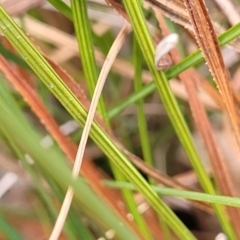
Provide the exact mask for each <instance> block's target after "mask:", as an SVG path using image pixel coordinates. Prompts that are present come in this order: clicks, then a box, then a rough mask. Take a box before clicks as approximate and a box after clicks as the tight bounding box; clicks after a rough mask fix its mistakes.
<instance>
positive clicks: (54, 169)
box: [0, 96, 137, 239]
mask: <svg viewBox="0 0 240 240" xmlns="http://www.w3.org/2000/svg"><path fill="white" fill-rule="evenodd" d="M0 111H1V114H0V122H1V124H0V129H1V130H2V129H4V132H5V133H6V134H8V135H9V136H11V138H12V139H13V140H14V141H15V144H16V145H17V146H18V147H19V148H20V149H21V150H22V151H23V152H24V153H26V152H27V153H28V154H29V155H30V156H31V157H32V158H33V159H34V161H35V164H36V165H37V167H39V169H40V170H41V171H43V172H44V173H45V174H46V175H47V176H49V177H51V178H52V179H53V180H54V181H55V182H56V184H58V185H59V186H60V187H61V189H62V191H66V190H67V188H68V186H69V185H72V186H73V188H74V191H75V199H74V200H75V202H77V203H78V205H79V206H80V207H81V208H83V209H84V210H85V211H88V212H89V213H91V215H92V216H93V219H94V220H95V221H96V223H98V224H99V225H100V226H103V227H104V229H105V230H106V229H109V228H111V229H114V230H115V231H116V236H117V237H118V238H120V239H137V237H136V235H135V234H134V233H133V232H131V230H130V229H128V227H127V226H126V225H123V224H119V219H118V218H117V217H116V215H115V213H113V212H112V211H111V209H109V208H108V206H106V205H105V204H103V202H102V201H101V200H100V199H99V197H98V196H96V195H95V194H94V193H93V191H92V189H91V188H90V187H89V186H88V185H87V184H86V182H85V181H83V179H81V178H79V179H77V180H75V181H74V180H73V179H72V176H71V171H70V169H69V167H68V165H67V164H66V163H65V162H64V158H63V156H62V155H60V154H59V153H58V152H56V151H53V149H43V148H42V147H41V146H40V144H39V142H40V137H39V135H38V134H36V133H35V132H33V131H31V130H29V131H27V132H26V129H25V128H24V125H21V124H20V123H19V122H18V120H17V118H16V117H15V114H14V113H13V112H12V110H11V109H10V108H9V106H8V105H7V103H6V102H5V101H4V100H3V99H2V98H1V96H0ZM16 136H18V138H16ZM83 192H84V194H83Z"/></svg>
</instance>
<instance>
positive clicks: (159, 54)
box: [154, 33, 178, 69]
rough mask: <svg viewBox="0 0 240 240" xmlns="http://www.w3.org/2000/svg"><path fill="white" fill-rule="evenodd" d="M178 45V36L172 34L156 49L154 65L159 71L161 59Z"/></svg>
mask: <svg viewBox="0 0 240 240" xmlns="http://www.w3.org/2000/svg"><path fill="white" fill-rule="evenodd" d="M177 43H178V34H176V33H171V34H169V35H168V36H166V37H164V38H163V39H162V40H161V41H160V42H159V44H158V45H157V47H156V51H155V56H154V63H155V67H156V68H157V69H159V62H160V61H161V59H162V58H163V57H164V56H165V55H166V54H167V53H168V52H169V51H170V50H171V49H172V48H174V47H175V46H176V44H177Z"/></svg>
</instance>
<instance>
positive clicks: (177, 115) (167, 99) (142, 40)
mask: <svg viewBox="0 0 240 240" xmlns="http://www.w3.org/2000/svg"><path fill="white" fill-rule="evenodd" d="M123 2H124V5H125V8H126V11H127V12H128V16H129V18H130V21H131V23H132V26H133V30H134V32H135V34H136V36H137V37H138V42H139V45H140V46H141V49H142V52H143V55H144V56H145V59H146V62H147V64H148V67H149V69H150V72H151V73H152V76H153V78H154V80H155V83H156V85H157V88H158V91H159V94H160V97H161V99H162V101H163V103H164V105H165V107H166V110H167V112H168V115H169V117H170V120H171V122H172V124H173V126H174V128H175V131H176V133H177V135H178V137H179V139H180V141H181V143H182V145H183V147H184V149H185V152H186V154H187V156H188V157H189V160H190V162H191V164H192V166H193V168H194V170H195V172H196V174H197V176H198V179H199V182H200V184H201V186H202V187H203V189H204V190H205V192H207V193H210V194H215V190H214V188H213V186H212V183H211V181H210V179H209V178H208V175H207V173H206V171H205V169H204V166H203V164H202V162H201V159H200V157H199V155H198V153H197V151H196V148H195V146H194V143H193V140H192V137H191V133H190V131H189V129H188V127H187V125H186V123H185V120H184V118H183V116H182V114H181V112H180V109H179V107H178V105H177V102H176V100H175V97H174V95H173V94H172V92H171V90H170V88H169V85H168V83H167V80H166V77H165V75H164V74H163V72H157V71H156V69H155V68H154V65H153V60H152V57H153V55H154V50H153V49H154V47H153V43H152V41H151V38H150V34H149V32H148V30H147V27H146V23H145V21H144V16H143V13H142V11H141V6H140V4H138V3H137V2H134V1H127V0H124V1H123ZM215 209H216V210H217V211H216V214H217V216H218V218H219V220H220V223H221V224H222V227H223V228H224V229H225V231H226V233H227V234H228V236H230V237H231V239H234V232H233V231H232V228H231V225H230V224H229V222H228V221H227V219H226V216H225V213H224V211H223V209H222V208H220V207H219V206H217V205H216V206H215Z"/></svg>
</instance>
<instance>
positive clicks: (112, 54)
mask: <svg viewBox="0 0 240 240" xmlns="http://www.w3.org/2000/svg"><path fill="white" fill-rule="evenodd" d="M130 30H131V27H130V25H129V24H128V23H126V24H125V25H124V26H123V28H122V29H121V31H120V32H119V34H118V36H117V38H116V39H115V41H114V43H113V45H112V47H111V49H110V51H109V53H108V56H107V58H106V60H105V62H104V64H103V67H102V70H101V72H100V75H99V78H98V81H97V85H96V88H95V91H94V95H93V99H92V102H91V105H90V109H89V114H88V116H87V120H86V124H85V126H84V129H83V134H82V137H81V140H80V143H79V147H78V151H77V156H76V159H75V163H74V166H73V171H72V176H73V178H77V176H78V174H79V171H80V168H81V164H82V158H83V154H84V150H85V147H86V144H87V139H88V135H89V132H90V130H91V125H92V122H93V119H94V115H95V112H96V108H97V104H98V100H99V97H100V95H101V92H102V89H103V86H104V83H105V81H106V78H107V75H108V73H109V71H110V69H111V66H112V64H113V62H114V60H115V58H116V56H117V54H118V52H119V50H120V49H121V47H122V45H123V43H124V41H125V38H126V36H127V35H128V34H129V32H130ZM73 194H74V190H73V189H72V187H71V186H70V187H69V188H68V191H67V194H66V196H65V198H64V201H63V205H62V207H61V210H60V213H59V215H58V218H57V221H56V223H55V226H54V229H53V231H52V234H51V236H50V238H49V239H50V240H56V239H58V237H59V235H60V233H61V231H62V228H63V225H64V222H65V220H66V217H67V214H68V211H69V208H70V205H71V202H72V198H73Z"/></svg>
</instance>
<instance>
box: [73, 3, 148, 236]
mask: <svg viewBox="0 0 240 240" xmlns="http://www.w3.org/2000/svg"><path fill="white" fill-rule="evenodd" d="M71 5H72V15H73V22H74V26H75V31H76V35H77V40H78V46H79V51H80V54H81V61H82V64H83V69H84V73H85V76H86V80H87V83H88V89H89V92H90V94H91V95H92V94H93V92H94V89H95V85H96V81H97V75H98V72H97V67H96V62H95V58H94V49H93V42H92V32H91V26H90V22H89V19H88V16H87V5H86V1H78V0H72V1H71ZM99 112H100V114H101V115H102V116H103V119H105V120H107V118H106V114H107V111H106V107H105V104H104V102H103V98H100V100H99ZM106 123H107V125H109V123H108V120H107V121H106ZM111 168H112V170H113V173H114V176H115V177H116V179H117V180H119V181H125V180H126V178H125V177H124V176H123V175H122V174H121V173H120V172H119V171H118V169H117V168H116V167H115V166H114V165H112V164H111ZM122 194H123V197H124V200H125V202H126V205H127V207H128V209H129V210H130V212H131V213H132V214H133V217H134V221H135V222H136V223H137V225H138V226H139V229H140V230H141V231H142V232H143V234H144V236H145V237H146V239H152V238H151V235H150V233H149V231H148V228H147V226H146V224H145V221H144V219H143V217H142V215H141V214H140V213H139V211H138V209H137V206H136V203H135V201H134V197H133V194H132V192H131V191H128V190H126V189H124V190H123V191H122Z"/></svg>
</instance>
